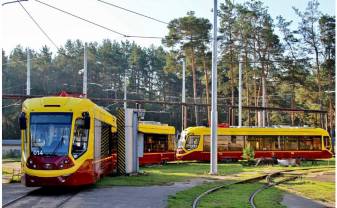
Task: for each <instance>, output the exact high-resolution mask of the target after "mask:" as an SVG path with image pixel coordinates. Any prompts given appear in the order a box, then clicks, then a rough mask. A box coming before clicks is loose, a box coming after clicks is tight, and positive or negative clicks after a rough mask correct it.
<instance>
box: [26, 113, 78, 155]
mask: <svg viewBox="0 0 337 208" xmlns="http://www.w3.org/2000/svg"><path fill="white" fill-rule="evenodd" d="M71 119H72V115H71V113H31V116H30V138H31V139H30V141H31V154H32V155H41V156H43V155H46V156H63V155H67V154H68V148H69V138H70V130H71Z"/></svg>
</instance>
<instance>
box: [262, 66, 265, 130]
mask: <svg viewBox="0 0 337 208" xmlns="http://www.w3.org/2000/svg"><path fill="white" fill-rule="evenodd" d="M262 107H264V108H265V107H266V78H265V76H264V72H263V75H262ZM262 127H266V110H265V109H263V110H262Z"/></svg>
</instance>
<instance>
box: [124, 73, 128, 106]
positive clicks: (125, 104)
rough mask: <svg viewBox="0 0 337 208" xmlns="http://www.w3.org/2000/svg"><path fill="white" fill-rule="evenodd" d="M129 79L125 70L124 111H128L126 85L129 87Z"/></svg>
mask: <svg viewBox="0 0 337 208" xmlns="http://www.w3.org/2000/svg"><path fill="white" fill-rule="evenodd" d="M126 82H127V78H126V70H125V74H124V110H126V108H127V103H126V94H127V91H126V90H127V87H126V85H127V83H126Z"/></svg>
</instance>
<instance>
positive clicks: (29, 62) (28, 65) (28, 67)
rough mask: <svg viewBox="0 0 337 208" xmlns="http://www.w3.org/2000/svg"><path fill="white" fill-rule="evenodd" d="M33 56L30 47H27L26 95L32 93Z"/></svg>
mask: <svg viewBox="0 0 337 208" xmlns="http://www.w3.org/2000/svg"><path fill="white" fill-rule="evenodd" d="M31 67H32V64H31V58H30V49H29V48H28V49H27V88H26V95H30V70H31Z"/></svg>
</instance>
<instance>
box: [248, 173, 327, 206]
mask: <svg viewBox="0 0 337 208" xmlns="http://www.w3.org/2000/svg"><path fill="white" fill-rule="evenodd" d="M329 168H332V167H324V168H303V169H296V170H285V171H280V172H276V173H272V174H270V175H268V176H267V177H266V180H267V184H266V185H264V186H262V187H260V188H258V189H256V190H255V191H254V192H253V193H252V194H251V195H250V196H249V203H250V205H251V207H252V208H257V207H256V205H255V204H254V198H255V196H256V195H257V194H258V193H259V192H261V191H263V190H265V189H268V188H270V187H273V186H276V185H278V184H281V183H284V182H288V181H292V180H295V179H297V178H299V177H301V176H303V175H306V174H309V173H314V172H322V171H324V170H322V169H329ZM315 169H321V170H318V171H317V170H316V171H315ZM297 170H308V172H306V173H302V174H299V175H296V176H290V177H288V178H285V179H283V180H281V181H278V182H276V183H273V182H272V177H273V176H279V175H283V174H284V173H287V172H293V171H297ZM310 170H314V171H310Z"/></svg>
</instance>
